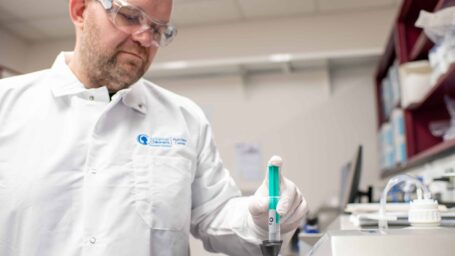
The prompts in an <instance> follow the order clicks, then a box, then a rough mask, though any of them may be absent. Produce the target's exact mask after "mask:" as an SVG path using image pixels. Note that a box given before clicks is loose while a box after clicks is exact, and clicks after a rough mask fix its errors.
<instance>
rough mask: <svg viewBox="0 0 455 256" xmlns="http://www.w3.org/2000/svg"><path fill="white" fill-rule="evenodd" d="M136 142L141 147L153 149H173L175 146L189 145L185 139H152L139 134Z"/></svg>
mask: <svg viewBox="0 0 455 256" xmlns="http://www.w3.org/2000/svg"><path fill="white" fill-rule="evenodd" d="M136 140H137V142H138V143H139V144H141V145H144V146H152V147H172V146H174V145H182V146H185V145H186V143H187V140H186V139H184V138H174V137H152V136H148V135H147V134H139V135H138V136H137V138H136Z"/></svg>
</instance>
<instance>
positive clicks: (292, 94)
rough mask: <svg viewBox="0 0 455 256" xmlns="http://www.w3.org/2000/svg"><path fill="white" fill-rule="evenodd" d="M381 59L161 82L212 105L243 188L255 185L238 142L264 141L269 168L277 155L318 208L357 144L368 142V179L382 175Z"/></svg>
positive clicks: (222, 145) (220, 140)
mask: <svg viewBox="0 0 455 256" xmlns="http://www.w3.org/2000/svg"><path fill="white" fill-rule="evenodd" d="M373 69H374V64H369V65H361V66H354V67H346V68H337V69H335V70H334V71H333V72H331V77H330V80H331V81H332V82H331V86H332V91H331V92H330V90H329V89H328V86H329V83H330V81H329V72H327V70H326V69H323V68H322V69H321V68H320V69H314V70H307V71H304V72H296V73H292V74H287V75H286V74H280V73H277V74H261V75H253V76H251V77H249V78H247V79H246V80H242V79H241V78H240V77H238V76H223V77H208V78H192V79H188V78H187V79H161V80H157V81H155V82H157V83H158V84H161V85H162V86H164V87H166V88H168V89H170V90H172V91H175V92H177V93H180V94H182V95H186V96H188V97H190V98H192V99H193V100H194V101H196V102H197V103H198V104H200V105H201V106H202V107H203V108H204V109H205V110H207V111H208V115H209V118H210V120H211V122H212V125H213V129H214V133H215V139H216V142H217V145H218V147H219V150H220V152H221V155H222V157H223V159H224V162H225V165H226V167H227V168H228V169H230V170H231V173H232V175H233V176H234V178H235V179H236V181H237V182H238V183H239V185H240V186H241V188H242V189H243V190H244V191H247V192H248V193H250V192H252V191H254V190H255V189H256V188H257V186H258V185H259V182H249V181H246V180H245V179H244V178H243V176H242V175H239V173H238V172H237V170H236V165H235V151H234V147H235V144H236V143H241V142H249V143H256V144H259V145H260V146H261V150H262V154H263V158H264V159H263V160H264V171H265V164H266V161H267V160H268V158H269V157H270V156H272V155H273V154H278V155H281V156H282V157H283V158H284V160H285V167H284V172H285V174H286V176H288V177H289V178H291V179H292V180H294V181H295V182H296V183H297V184H298V186H299V187H300V188H301V189H302V191H303V192H304V194H305V196H306V197H307V199H308V201H309V203H310V205H311V208H312V209H313V210H314V209H317V208H318V207H319V206H320V205H321V204H322V203H323V201H324V200H326V199H327V198H328V197H330V196H333V195H335V194H336V192H337V189H338V186H339V170H340V168H341V165H342V164H344V163H346V162H347V161H348V160H349V159H351V158H352V157H353V155H354V153H355V149H356V146H357V145H358V144H359V143H362V144H363V145H364V148H365V154H364V155H365V159H364V160H365V162H364V171H365V172H364V175H363V177H362V184H367V183H368V184H369V183H372V182H375V181H377V180H378V179H379V172H378V163H377V151H376V149H377V145H376V119H375V118H376V112H375V100H374V93H373V88H374V87H373V80H372V77H373Z"/></svg>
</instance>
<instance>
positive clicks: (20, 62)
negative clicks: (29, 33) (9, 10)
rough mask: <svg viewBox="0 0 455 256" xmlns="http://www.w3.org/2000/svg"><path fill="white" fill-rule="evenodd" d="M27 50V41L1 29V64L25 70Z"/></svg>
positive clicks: (21, 70) (20, 70)
mask: <svg viewBox="0 0 455 256" xmlns="http://www.w3.org/2000/svg"><path fill="white" fill-rule="evenodd" d="M27 50H28V45H27V43H26V42H24V41H23V40H21V39H19V38H17V37H15V36H13V35H11V34H10V33H9V32H7V31H4V30H1V29H0V65H2V66H5V67H7V68H10V69H13V70H15V71H17V72H25V71H26V70H27V69H26V67H25V66H26V61H25V59H26V55H27V53H28V52H27Z"/></svg>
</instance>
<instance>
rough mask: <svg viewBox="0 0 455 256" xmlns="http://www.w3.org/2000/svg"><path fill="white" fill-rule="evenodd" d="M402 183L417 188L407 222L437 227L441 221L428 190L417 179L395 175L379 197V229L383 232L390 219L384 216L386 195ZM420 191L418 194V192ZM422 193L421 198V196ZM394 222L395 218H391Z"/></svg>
mask: <svg viewBox="0 0 455 256" xmlns="http://www.w3.org/2000/svg"><path fill="white" fill-rule="evenodd" d="M402 182H410V183H414V184H415V185H416V186H417V193H418V196H417V199H416V200H414V201H412V202H411V207H410V209H409V222H410V223H411V225H416V226H419V225H426V226H429V225H434V226H437V225H439V223H440V221H441V216H440V215H439V211H438V204H437V202H436V201H435V200H432V199H431V193H430V191H429V190H428V188H427V187H426V186H425V185H424V184H423V183H422V182H421V181H420V180H419V179H417V178H414V177H412V176H410V175H407V174H402V175H397V176H395V177H393V178H391V179H390V180H389V181H388V182H387V185H386V186H385V188H384V191H383V192H382V195H381V201H380V204H381V207H380V209H379V216H380V219H379V229H380V230H385V229H387V228H388V224H387V221H388V219H391V218H390V217H391V216H387V215H386V212H385V210H386V201H387V194H388V192H389V191H390V189H391V188H392V187H394V186H396V185H397V184H400V183H402ZM419 191H420V192H419ZM422 191H423V196H422V194H421V193H422ZM392 219H393V220H395V219H396V218H392Z"/></svg>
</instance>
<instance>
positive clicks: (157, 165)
mask: <svg viewBox="0 0 455 256" xmlns="http://www.w3.org/2000/svg"><path fill="white" fill-rule="evenodd" d="M133 166H134V193H135V195H134V197H135V198H134V204H135V208H136V211H137V212H138V214H139V215H140V216H141V218H142V219H143V220H144V221H145V223H146V224H147V225H148V226H149V227H150V228H152V229H161V230H184V229H185V228H186V227H187V226H188V223H189V219H190V214H191V175H190V173H191V162H190V161H189V160H188V159H185V158H182V157H169V156H146V155H142V156H137V157H134V159H133Z"/></svg>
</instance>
